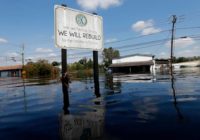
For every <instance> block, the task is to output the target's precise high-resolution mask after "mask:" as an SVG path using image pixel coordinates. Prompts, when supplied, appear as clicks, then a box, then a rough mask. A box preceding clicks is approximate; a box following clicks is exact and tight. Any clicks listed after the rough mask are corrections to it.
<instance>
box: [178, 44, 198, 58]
mask: <svg viewBox="0 0 200 140" xmlns="http://www.w3.org/2000/svg"><path fill="white" fill-rule="evenodd" d="M199 54H200V48H199V47H198V46H193V47H190V49H184V50H183V49H181V50H177V51H176V55H177V56H178V57H181V56H184V57H191V56H199Z"/></svg>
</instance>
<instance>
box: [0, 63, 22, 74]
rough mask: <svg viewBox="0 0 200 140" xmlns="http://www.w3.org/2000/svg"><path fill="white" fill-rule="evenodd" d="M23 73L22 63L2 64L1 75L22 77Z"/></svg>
mask: <svg viewBox="0 0 200 140" xmlns="http://www.w3.org/2000/svg"><path fill="white" fill-rule="evenodd" d="M21 75H22V65H15V66H0V77H20V76H21Z"/></svg>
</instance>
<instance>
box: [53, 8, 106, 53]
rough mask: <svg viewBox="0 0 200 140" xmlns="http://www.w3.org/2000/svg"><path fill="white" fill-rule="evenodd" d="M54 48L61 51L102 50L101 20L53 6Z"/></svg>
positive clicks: (95, 16)
mask: <svg viewBox="0 0 200 140" xmlns="http://www.w3.org/2000/svg"><path fill="white" fill-rule="evenodd" d="M54 14H55V16H54V22H55V23H54V26H55V28H54V29H55V31H54V35H55V46H56V47H59V48H62V49H91V50H95V51H98V50H102V49H103V18H102V17H101V16H98V15H94V14H90V13H86V12H83V11H79V10H75V9H71V8H68V7H64V6H60V5H55V7H54Z"/></svg>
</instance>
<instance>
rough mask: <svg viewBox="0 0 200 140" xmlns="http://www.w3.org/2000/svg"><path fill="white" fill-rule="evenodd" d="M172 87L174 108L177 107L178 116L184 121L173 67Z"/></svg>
mask: <svg viewBox="0 0 200 140" xmlns="http://www.w3.org/2000/svg"><path fill="white" fill-rule="evenodd" d="M170 75H171V88H172V93H173V100H174V101H173V103H174V108H175V109H176V112H177V115H178V118H179V120H180V121H183V120H184V117H183V115H182V113H181V111H180V109H179V106H178V101H177V98H176V89H175V77H174V71H173V69H172V68H171V74H170Z"/></svg>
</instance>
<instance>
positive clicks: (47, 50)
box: [35, 48, 53, 53]
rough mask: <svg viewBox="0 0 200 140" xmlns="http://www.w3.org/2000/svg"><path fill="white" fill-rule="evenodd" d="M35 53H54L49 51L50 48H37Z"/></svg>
mask: <svg viewBox="0 0 200 140" xmlns="http://www.w3.org/2000/svg"><path fill="white" fill-rule="evenodd" d="M35 51H36V52H38V53H51V52H53V50H52V49H48V48H37V49H36V50H35Z"/></svg>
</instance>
